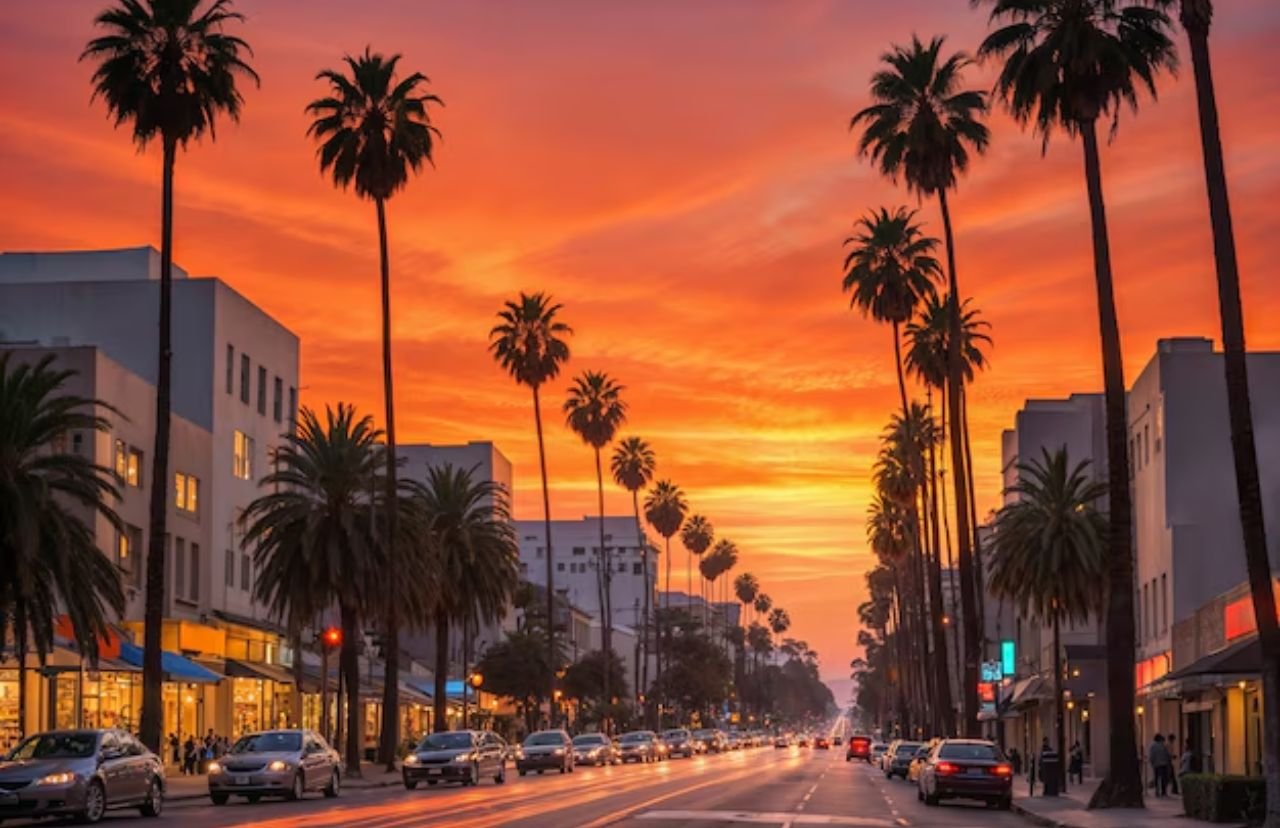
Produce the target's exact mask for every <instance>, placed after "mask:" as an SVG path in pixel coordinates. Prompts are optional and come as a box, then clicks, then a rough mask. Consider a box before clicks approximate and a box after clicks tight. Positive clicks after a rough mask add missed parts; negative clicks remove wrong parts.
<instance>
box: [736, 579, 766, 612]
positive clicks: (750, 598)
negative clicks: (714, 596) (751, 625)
mask: <svg viewBox="0 0 1280 828" xmlns="http://www.w3.org/2000/svg"><path fill="white" fill-rule="evenodd" d="M733 594H734V596H735V597H736V598H737V599H738V603H739V604H742V612H743V614H744V617H745V614H746V612H747V609H748V608H749V607H750V606H751V604H752V603H753V602H754V601H755V600H756V596H757V595H759V594H760V579H759V578H757V577H756V576H755V575H752V574H751V573H750V572H744V573H742V574H741V575H739V576H738V577H737V578H734V579H733Z"/></svg>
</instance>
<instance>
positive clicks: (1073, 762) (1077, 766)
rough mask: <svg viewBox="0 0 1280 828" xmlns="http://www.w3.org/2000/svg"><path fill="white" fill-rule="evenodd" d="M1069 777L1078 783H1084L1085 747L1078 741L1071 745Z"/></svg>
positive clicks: (1068, 766) (1068, 767)
mask: <svg viewBox="0 0 1280 828" xmlns="http://www.w3.org/2000/svg"><path fill="white" fill-rule="evenodd" d="M1067 777H1068V778H1069V779H1071V780H1073V781H1074V782H1075V783H1076V784H1077V785H1083V784H1084V748H1082V747H1080V742H1079V741H1076V742H1074V743H1073V744H1072V745H1071V754H1070V759H1069V760H1068V763H1067Z"/></svg>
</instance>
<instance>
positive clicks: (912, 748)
mask: <svg viewBox="0 0 1280 828" xmlns="http://www.w3.org/2000/svg"><path fill="white" fill-rule="evenodd" d="M923 747H924V744H923V743H921V742H909V741H907V740H906V739H898V740H897V741H895V742H894V743H893V744H891V745H890V746H889V748H888V750H886V751H885V754H884V761H885V765H884V778H885V779H892V778H893V777H895V776H901V777H902V778H903V779H906V778H908V776H909V774H910V771H911V763H912V762H913V761H914V760H915V758H916V754H917V753H918V752H919V751H920V750H921V749H922V748H923Z"/></svg>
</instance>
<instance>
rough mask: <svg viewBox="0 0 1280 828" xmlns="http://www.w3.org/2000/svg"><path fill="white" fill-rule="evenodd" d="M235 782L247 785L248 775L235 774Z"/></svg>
mask: <svg viewBox="0 0 1280 828" xmlns="http://www.w3.org/2000/svg"><path fill="white" fill-rule="evenodd" d="M236 784H237V785H248V784H249V777H247V776H237V777H236Z"/></svg>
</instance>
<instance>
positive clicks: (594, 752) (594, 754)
mask: <svg viewBox="0 0 1280 828" xmlns="http://www.w3.org/2000/svg"><path fill="white" fill-rule="evenodd" d="M603 750H604V748H596V749H595V750H593V751H591V752H590V753H588V754H587V755H588V756H590V757H591V758H592V759H594V758H596V757H597V756H599V755H600V754H601V752H602V751H603Z"/></svg>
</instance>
